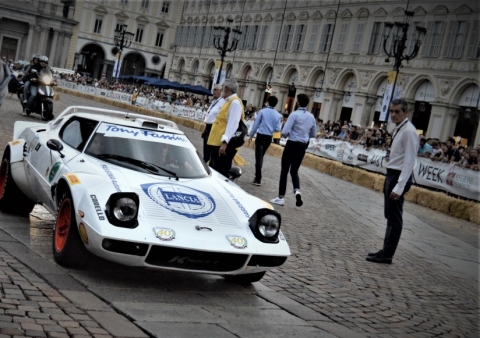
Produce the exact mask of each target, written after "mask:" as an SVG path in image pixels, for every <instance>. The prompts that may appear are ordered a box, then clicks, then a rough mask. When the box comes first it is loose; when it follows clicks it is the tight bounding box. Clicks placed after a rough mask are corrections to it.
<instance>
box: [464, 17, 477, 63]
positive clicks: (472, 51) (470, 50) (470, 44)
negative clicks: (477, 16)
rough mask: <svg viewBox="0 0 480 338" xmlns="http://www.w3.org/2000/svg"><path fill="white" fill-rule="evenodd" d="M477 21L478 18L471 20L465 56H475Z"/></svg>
mask: <svg viewBox="0 0 480 338" xmlns="http://www.w3.org/2000/svg"><path fill="white" fill-rule="evenodd" d="M478 23H479V21H478V20H475V21H473V27H472V29H471V30H470V39H469V41H468V47H467V58H475V51H476V49H477V38H478V29H479V27H478ZM467 32H468V31H467Z"/></svg>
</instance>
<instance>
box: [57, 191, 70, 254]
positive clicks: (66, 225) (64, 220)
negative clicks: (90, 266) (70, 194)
mask: <svg viewBox="0 0 480 338" xmlns="http://www.w3.org/2000/svg"><path fill="white" fill-rule="evenodd" d="M71 216H72V208H71V202H70V199H69V198H66V199H64V200H63V202H62V205H61V206H60V210H59V212H58V216H57V224H56V226H55V250H56V251H57V252H61V251H62V250H63V248H64V247H65V243H66V242H67V237H68V232H69V231H70V223H71V222H70V221H71Z"/></svg>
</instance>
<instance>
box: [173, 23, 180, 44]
mask: <svg viewBox="0 0 480 338" xmlns="http://www.w3.org/2000/svg"><path fill="white" fill-rule="evenodd" d="M181 37H182V27H181V26H177V29H176V30H175V38H174V39H173V43H174V44H175V45H177V46H179V45H180V38H181Z"/></svg>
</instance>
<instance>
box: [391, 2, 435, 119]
mask: <svg viewBox="0 0 480 338" xmlns="http://www.w3.org/2000/svg"><path fill="white" fill-rule="evenodd" d="M407 8H408V4H407ZM414 14H415V13H414V12H413V11H407V10H405V20H404V22H395V23H393V22H386V23H385V29H384V32H383V50H384V51H385V53H386V54H387V56H388V57H387V59H385V62H390V59H389V58H390V57H392V58H393V59H394V63H393V70H394V71H395V79H394V81H393V88H392V94H391V96H390V102H389V103H388V107H390V103H391V102H392V99H393V96H394V93H395V86H396V84H397V77H398V72H399V71H400V68H402V67H403V65H402V62H403V60H407V61H409V60H412V59H413V58H414V57H416V56H417V54H418V51H419V50H420V46H421V44H422V41H421V39H422V38H423V36H424V35H425V34H426V33H427V29H426V28H425V27H419V26H416V35H415V38H414V39H415V46H414V48H413V51H412V52H411V54H404V52H405V50H406V49H407V34H408V28H409V27H410V24H411V22H412V18H413V15H414ZM392 33H393V34H392ZM391 35H393V36H391ZM390 37H392V39H393V41H391V42H390V43H389V41H390ZM389 113H390V108H388V109H387V115H386V117H385V128H386V125H387V123H388V116H389Z"/></svg>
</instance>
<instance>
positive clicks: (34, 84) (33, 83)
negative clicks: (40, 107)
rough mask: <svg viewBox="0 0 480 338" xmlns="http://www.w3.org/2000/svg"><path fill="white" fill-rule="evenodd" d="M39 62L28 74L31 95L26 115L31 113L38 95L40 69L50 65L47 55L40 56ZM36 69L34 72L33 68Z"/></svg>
mask: <svg viewBox="0 0 480 338" xmlns="http://www.w3.org/2000/svg"><path fill="white" fill-rule="evenodd" d="M38 61H39V62H38V63H39V64H38V65H36V66H32V69H31V70H30V72H29V74H28V79H29V80H30V97H29V98H28V101H27V107H26V108H25V115H28V114H29V113H30V110H31V107H32V104H33V101H34V100H35V97H36V96H37V90H38V76H39V74H40V71H41V70H42V69H43V68H46V67H47V65H48V57H46V56H45V55H42V56H40V58H39V60H38ZM34 69H35V70H36V72H33V70H34Z"/></svg>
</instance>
